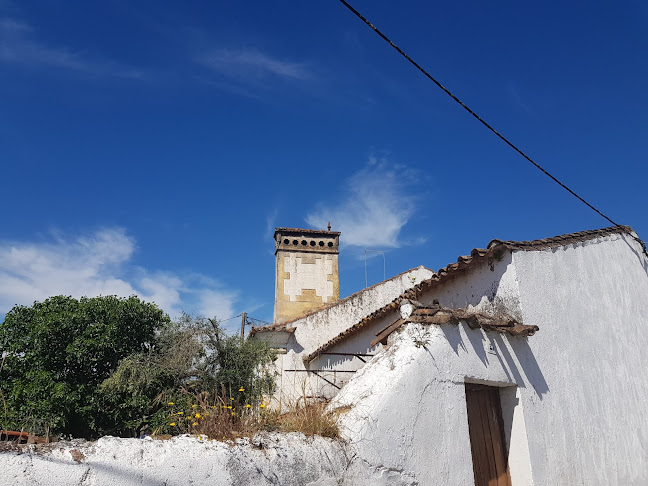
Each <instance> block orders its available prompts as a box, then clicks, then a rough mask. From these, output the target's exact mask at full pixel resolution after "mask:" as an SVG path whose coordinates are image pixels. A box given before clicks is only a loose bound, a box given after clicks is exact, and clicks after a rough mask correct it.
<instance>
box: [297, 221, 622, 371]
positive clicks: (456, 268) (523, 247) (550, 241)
mask: <svg viewBox="0 0 648 486" xmlns="http://www.w3.org/2000/svg"><path fill="white" fill-rule="evenodd" d="M619 233H626V234H631V233H634V230H633V229H632V228H631V227H629V226H610V227H608V228H602V229H596V230H588V231H580V232H578V233H568V234H564V235H559V236H554V237H551V238H544V239H541V240H532V241H512V240H498V239H495V240H492V241H491V242H490V243H489V244H488V246H487V247H486V248H474V249H473V250H472V251H471V252H470V255H465V256H460V257H458V258H457V263H450V264H449V265H447V266H445V267H443V268H440V269H439V270H438V271H437V272H436V274H435V275H433V276H432V277H430V278H429V279H427V280H423V281H422V282H421V283H419V284H418V285H416V286H415V287H413V288H412V289H410V290H408V291H407V292H405V293H403V294H401V295H399V296H398V297H396V298H395V299H394V300H393V301H392V302H390V303H389V304H387V305H385V306H384V307H382V308H380V309H378V310H376V311H375V312H372V313H371V314H369V315H368V316H366V317H364V318H363V319H362V320H360V321H359V322H358V323H356V324H354V325H353V326H351V327H350V328H348V329H347V330H345V331H343V332H341V333H340V334H338V335H337V336H335V337H334V338H333V339H331V340H330V341H328V342H327V343H325V344H323V345H322V346H320V347H319V348H318V349H317V350H315V351H314V352H312V353H311V354H309V355H308V356H307V357H306V358H304V360H308V361H312V360H313V359H315V358H316V357H317V356H319V355H320V354H321V353H323V352H324V351H326V350H327V349H330V348H331V347H332V346H334V345H335V344H337V343H338V342H340V341H342V340H344V339H346V338H347V337H348V336H350V335H352V334H355V333H356V332H358V331H359V330H360V329H362V328H363V327H364V326H365V325H367V324H368V323H371V322H372V321H373V320H374V319H378V318H380V317H382V316H384V315H386V314H387V313H389V312H390V311H392V310H394V309H396V308H398V307H399V306H400V302H401V301H402V300H403V299H414V300H416V299H418V296H419V295H420V294H421V292H423V291H425V290H429V289H431V288H434V287H437V286H438V285H441V284H442V283H444V282H445V281H447V280H449V279H451V278H454V277H455V276H456V275H460V274H461V273H463V272H464V271H465V270H467V269H468V268H470V267H472V266H473V265H474V264H476V262H479V261H483V260H487V259H489V258H491V257H495V256H496V255H497V254H498V252H502V251H503V250H511V251H540V250H547V249H551V248H557V247H560V246H566V245H571V244H574V243H580V242H584V241H589V240H593V239H595V238H601V237H604V236H609V235H612V234H619Z"/></svg>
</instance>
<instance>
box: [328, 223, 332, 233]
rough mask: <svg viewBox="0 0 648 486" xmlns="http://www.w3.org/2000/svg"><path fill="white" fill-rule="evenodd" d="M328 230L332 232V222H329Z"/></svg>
mask: <svg viewBox="0 0 648 486" xmlns="http://www.w3.org/2000/svg"><path fill="white" fill-rule="evenodd" d="M328 230H329V231H331V222H330V221H329V224H328Z"/></svg>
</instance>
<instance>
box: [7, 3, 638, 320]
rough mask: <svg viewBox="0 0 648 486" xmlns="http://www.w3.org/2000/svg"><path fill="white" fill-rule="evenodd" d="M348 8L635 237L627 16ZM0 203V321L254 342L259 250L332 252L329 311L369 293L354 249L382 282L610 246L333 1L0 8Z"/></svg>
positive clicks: (490, 6) (567, 6) (266, 267)
mask: <svg viewBox="0 0 648 486" xmlns="http://www.w3.org/2000/svg"><path fill="white" fill-rule="evenodd" d="M354 6H355V7H356V8H358V9H359V10H360V11H362V12H363V13H364V14H365V15H366V16H367V17H368V18H369V19H370V20H371V21H373V22H374V23H375V24H376V25H377V26H378V27H379V28H381V29H382V30H383V31H384V32H385V33H386V34H387V35H389V36H390V37H391V38H392V39H393V40H394V41H395V42H396V43H397V44H398V45H399V46H400V47H402V48H403V49H404V50H405V51H406V52H408V53H409V54H410V55H411V56H412V57H413V58H414V59H416V60H417V61H418V62H419V63H420V64H421V65H422V66H423V67H425V68H426V69H428V70H429V71H430V72H431V73H432V74H433V75H434V76H436V77H437V78H438V79H439V80H440V81H441V82H442V83H444V84H445V85H446V86H447V87H449V88H450V89H451V90H452V91H453V92H455V93H456V94H457V95H458V96H459V97H460V98H462V99H463V100H464V101H465V102H466V103H467V104H468V105H469V106H471V107H472V108H473V109H474V110H475V111H477V112H478V113H479V114H481V115H482V116H484V117H485V118H486V119H487V120H488V121H489V122H490V123H492V124H493V125H494V126H495V127H496V128H497V129H498V130H500V131H501V132H502V133H503V134H505V136H507V137H509V138H510V139H511V140H512V141H513V142H514V143H516V144H518V145H519V146H520V147H522V148H523V149H524V150H525V151H527V152H528V153H529V154H530V155H531V156H532V157H534V158H535V159H536V160H537V161H538V162H540V163H541V164H542V165H544V166H545V167H546V168H547V169H548V170H549V171H550V172H552V173H554V174H555V175H556V176H557V177H558V178H560V179H562V180H563V181H564V182H565V183H566V184H567V185H569V186H572V187H573V189H574V190H576V192H578V193H580V194H581V195H582V196H583V197H584V198H585V199H587V200H588V201H590V202H591V203H592V204H594V205H595V206H597V207H598V208H599V209H601V210H602V211H603V212H604V213H606V214H607V215H608V216H610V217H611V218H612V219H614V220H616V221H617V222H619V223H622V224H628V225H631V226H633V227H634V228H635V230H636V231H637V232H638V234H639V236H640V237H646V235H648V222H647V221H646V216H645V209H646V207H647V206H648V204H647V202H648V196H647V194H646V190H645V181H646V177H647V176H648V167H647V166H646V153H647V152H648V136H647V128H648V94H647V90H646V87H647V86H648V63H647V62H646V59H647V58H648V25H647V24H648V7H647V6H646V4H645V2H640V1H635V2H633V1H628V2H602V1H595V2H591V1H588V2H585V1H580V2H540V3H537V2H536V3H535V4H529V3H528V2H513V1H502V2H476V1H475V2H470V1H467V2H443V3H438V2H421V1H416V2H415V1H402V2H387V1H380V0H373V1H368V0H356V1H355V2H354ZM0 181H1V183H2V201H3V204H2V208H3V209H2V211H0V227H1V228H2V231H1V232H0V317H1V316H2V314H3V313H6V312H7V311H8V310H9V309H10V308H11V307H12V306H13V305H14V304H31V303H32V302H33V301H34V300H43V299H45V298H46V297H48V296H50V295H57V294H71V295H75V296H81V295H99V294H104V295H105V294H118V295H129V294H132V293H136V294H137V295H140V296H141V297H142V298H144V299H147V300H152V301H155V302H157V303H158V304H159V305H160V306H161V307H162V308H163V309H164V310H165V311H167V312H169V313H170V314H172V315H177V314H178V313H179V312H180V311H181V310H183V309H184V310H185V311H188V312H190V313H195V314H202V315H208V316H216V317H219V318H222V319H224V318H227V317H230V316H233V315H236V314H239V313H240V312H241V311H247V312H248V313H249V314H250V315H252V316H254V317H256V318H259V319H264V320H270V319H271V317H272V306H273V301H274V257H273V241H272V232H273V228H274V227H275V226H291V227H314V228H319V229H323V228H324V227H325V225H326V222H327V221H329V220H330V221H331V224H332V226H333V229H334V230H337V231H341V232H342V239H341V243H342V248H341V254H340V279H341V282H340V284H341V285H340V288H341V294H342V296H344V295H348V294H350V293H352V292H355V291H357V290H360V289H361V288H363V287H364V285H365V272H364V250H365V249H374V250H384V251H385V255H386V273H387V277H389V276H391V275H394V274H396V273H399V272H401V271H403V270H406V269H408V268H412V267H416V266H418V265H425V266H428V267H430V268H432V269H438V268H439V267H441V266H444V265H446V264H447V263H449V262H452V261H455V259H456V257H457V256H458V255H462V254H466V253H468V252H469V251H470V250H471V249H472V248H473V247H483V246H485V245H486V244H487V243H488V242H489V241H490V240H491V239H493V238H502V239H534V238H542V237H547V236H553V235H556V234H561V233H567V232H574V231H581V230H585V229H593V228H600V227H605V226H609V224H608V223H607V222H606V221H605V220H604V219H602V218H601V217H600V216H598V215H596V214H595V213H594V212H592V211H591V210H590V209H588V208H587V207H585V206H584V205H583V204H582V203H580V202H579V201H577V200H576V199H574V198H573V197H572V196H570V195H569V194H567V193H566V192H564V191H563V190H562V189H560V188H559V187H558V186H556V185H555V184H554V183H553V182H551V181H550V180H549V179H547V178H546V177H545V176H543V175H542V174H541V173H539V172H538V171H537V170H536V169H534V168H533V167H531V166H530V165H529V164H528V163H527V162H526V161H524V160H523V159H522V158H521V157H520V156H519V155H517V154H515V153H514V152H513V151H512V150H510V149H509V148H508V147H507V146H506V145H505V144H504V143H502V142H501V141H499V140H498V139H496V137H494V136H493V135H492V134H491V133H489V132H488V131H487V130H485V129H484V128H483V127H482V126H481V125H479V124H478V123H477V122H476V121H475V120H474V119H473V118H472V117H470V116H469V115H468V114H467V113H465V112H464V111H463V110H462V109H461V108H460V107H459V106H458V105H456V104H454V102H452V101H451V100H450V99H449V98H447V96H446V95H445V94H443V93H442V92H441V91H440V90H439V89H438V88H436V87H435V86H434V85H433V84H432V83H431V82H429V81H428V80H426V79H425V78H424V77H423V76H422V75H420V73H418V72H416V71H415V70H414V69H413V68H412V67H411V66H410V65H408V64H407V63H406V62H405V61H404V60H403V59H402V58H400V57H399V56H398V55H397V54H396V53H395V52H394V51H393V50H391V49H390V48H389V47H388V46H387V44H385V43H384V42H383V41H382V40H381V39H379V38H378V37H377V36H376V35H375V34H374V33H373V32H371V31H370V30H369V29H368V28H367V27H366V26H364V25H363V24H362V23H360V22H359V21H358V20H357V19H356V18H355V17H354V16H352V15H351V14H350V12H349V11H348V10H346V8H344V7H343V6H342V5H341V4H340V3H339V2H336V1H334V0H327V1H318V2H297V1H292V0H288V1H285V2H233V1H232V2H206V1H205V2H190V3H187V2H153V1H139V2H130V1H119V0H116V1H113V2H103V3H101V2H99V3H98V2H81V1H77V2H64V1H61V2H52V1H41V2H18V1H14V0H0ZM382 277H383V265H382V258H381V257H380V256H378V257H374V258H371V259H370V260H369V263H368V279H369V284H372V283H375V282H377V281H379V280H382ZM230 322H231V323H235V321H230ZM235 325H236V324H234V326H235Z"/></svg>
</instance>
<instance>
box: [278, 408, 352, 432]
mask: <svg viewBox="0 0 648 486" xmlns="http://www.w3.org/2000/svg"><path fill="white" fill-rule="evenodd" d="M278 422H279V427H278V429H279V430H280V431H281V432H302V433H304V434H305V435H321V436H322V437H331V438H335V437H338V436H339V435H340V431H339V429H338V426H337V421H336V416H335V415H334V414H332V413H330V412H327V411H326V404H325V403H315V404H309V405H306V406H302V407H297V408H295V409H294V410H291V411H289V412H288V413H284V414H282V415H280V416H279V419H278Z"/></svg>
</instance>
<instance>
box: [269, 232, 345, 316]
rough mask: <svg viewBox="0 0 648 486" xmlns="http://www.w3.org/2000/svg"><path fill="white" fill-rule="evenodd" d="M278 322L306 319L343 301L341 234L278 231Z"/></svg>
mask: <svg viewBox="0 0 648 486" xmlns="http://www.w3.org/2000/svg"><path fill="white" fill-rule="evenodd" d="M274 240H275V268H276V273H275V306H274V322H275V323H282V322H286V321H289V320H292V319H297V318H299V317H302V316H303V315H305V314H308V313H309V312H312V311H314V310H316V309H318V308H320V307H324V306H325V305H327V304H331V303H333V302H337V301H338V300H339V299H340V275H339V271H338V247H339V242H340V233H339V232H337V231H330V226H329V231H322V230H310V229H299V228H275V233H274Z"/></svg>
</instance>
